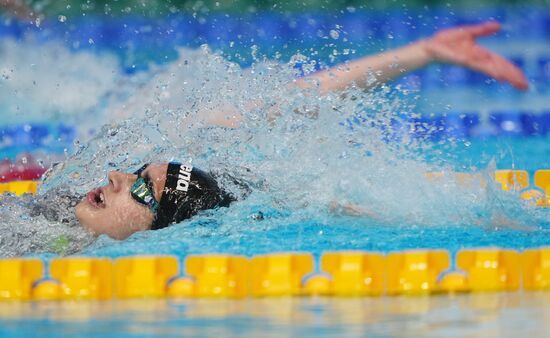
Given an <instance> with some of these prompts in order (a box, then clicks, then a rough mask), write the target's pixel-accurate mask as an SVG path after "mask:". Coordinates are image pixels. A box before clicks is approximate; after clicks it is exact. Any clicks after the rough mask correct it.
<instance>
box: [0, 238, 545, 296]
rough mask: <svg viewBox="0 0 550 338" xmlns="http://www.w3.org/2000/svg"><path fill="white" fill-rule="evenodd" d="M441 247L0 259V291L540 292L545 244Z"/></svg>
mask: <svg viewBox="0 0 550 338" xmlns="http://www.w3.org/2000/svg"><path fill="white" fill-rule="evenodd" d="M450 263H451V260H450V254H449V252H448V251H447V250H409V251H401V252H391V253H389V254H388V255H384V254H381V253H376V252H366V251H336V252H325V253H324V254H323V255H322V256H321V257H320V259H319V262H318V267H317V268H316V266H315V259H314V257H313V255H311V254H308V253H274V254H267V255H258V256H253V257H251V258H248V257H244V256H234V255H223V254H215V255H190V256H188V257H186V259H185V263H184V265H183V266H181V267H180V263H179V258H178V257H176V256H131V257H121V258H118V259H115V260H111V259H109V258H92V257H69V258H55V259H52V260H51V262H50V264H49V266H48V268H46V265H45V264H44V262H43V261H42V260H40V259H20V258H17V259H2V260H0V300H7V301H27V300H33V301H39V300H75V299H80V300H110V299H135V298H236V299H241V298H247V297H281V296H283V297H293V296H299V297H300V296H302V297H303V296H336V297H366V296H369V297H376V296H383V295H388V296H397V295H416V296H420V295H432V294H450V293H459V292H460V293H463V292H511V291H518V290H525V291H544V290H545V291H550V247H543V248H536V249H529V250H525V251H523V252H518V251H514V250H505V249H499V248H481V249H464V250H461V251H459V252H458V253H457V255H456V261H455V263H456V264H455V266H456V269H453V270H450V267H451V264H450Z"/></svg>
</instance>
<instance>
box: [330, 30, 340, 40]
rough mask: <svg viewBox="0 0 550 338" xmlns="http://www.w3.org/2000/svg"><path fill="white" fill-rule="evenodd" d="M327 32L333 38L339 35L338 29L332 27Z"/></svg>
mask: <svg viewBox="0 0 550 338" xmlns="http://www.w3.org/2000/svg"><path fill="white" fill-rule="evenodd" d="M329 34H330V37H331V38H333V39H334V40H336V39H338V38H339V37H340V33H338V31H336V30H334V29H331V30H330V33H329Z"/></svg>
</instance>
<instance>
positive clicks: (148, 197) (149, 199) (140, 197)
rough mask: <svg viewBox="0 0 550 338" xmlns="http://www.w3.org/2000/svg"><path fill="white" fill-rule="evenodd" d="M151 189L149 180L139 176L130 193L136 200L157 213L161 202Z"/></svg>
mask: <svg viewBox="0 0 550 338" xmlns="http://www.w3.org/2000/svg"><path fill="white" fill-rule="evenodd" d="M151 190H152V189H151V187H150V185H149V180H147V179H145V178H143V177H138V178H137V179H136V181H135V182H134V184H132V187H131V188H130V193H131V194H132V197H133V198H134V200H136V202H138V203H140V204H143V205H146V206H147V207H148V208H149V209H150V210H151V211H152V212H153V213H154V214H155V213H156V212H157V209H158V207H159V204H158V202H157V200H155V195H154V194H153V192H152V191H151Z"/></svg>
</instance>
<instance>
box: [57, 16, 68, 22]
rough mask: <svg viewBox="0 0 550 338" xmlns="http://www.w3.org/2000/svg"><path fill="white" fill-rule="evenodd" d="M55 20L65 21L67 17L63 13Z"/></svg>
mask: <svg viewBox="0 0 550 338" xmlns="http://www.w3.org/2000/svg"><path fill="white" fill-rule="evenodd" d="M57 20H59V22H65V21H67V17H66V16H65V15H60V16H58V17H57Z"/></svg>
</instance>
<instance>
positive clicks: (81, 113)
mask: <svg viewBox="0 0 550 338" xmlns="http://www.w3.org/2000/svg"><path fill="white" fill-rule="evenodd" d="M0 54H1V55H2V58H1V59H0V75H1V77H0V85H1V86H2V91H0V102H2V103H1V104H0V108H1V109H2V117H3V119H4V121H11V123H15V122H17V121H20V120H21V117H22V116H24V118H25V121H24V122H27V121H29V120H33V121H37V120H42V121H51V120H63V121H64V122H66V123H71V122H72V123H74V122H75V121H78V120H79V118H84V117H86V115H87V114H96V113H97V112H98V109H97V108H98V107H101V106H102V105H103V104H104V102H107V100H108V98H109V96H110V95H113V94H114V93H116V89H117V85H118V83H119V82H120V81H122V80H123V79H122V77H121V74H120V72H119V66H118V61H117V60H116V58H115V57H113V56H112V55H108V54H105V55H95V54H93V53H90V52H78V53H74V52H71V51H70V50H68V49H67V48H65V47H64V45H63V44H62V43H61V42H58V41H51V42H42V41H40V42H39V41H36V38H34V37H33V36H27V37H25V38H24V39H22V40H18V41H16V40H14V39H11V38H3V39H2V40H1V41H0Z"/></svg>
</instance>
